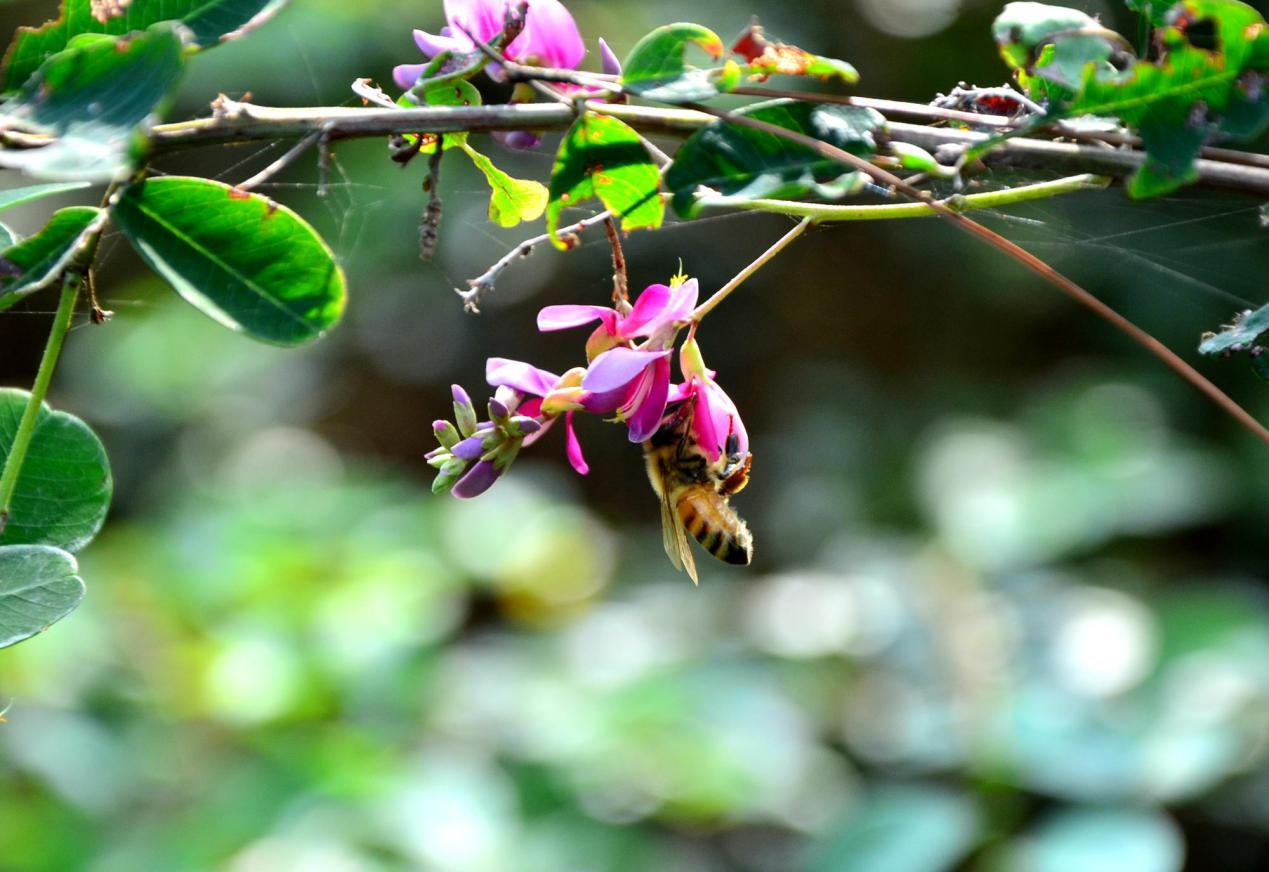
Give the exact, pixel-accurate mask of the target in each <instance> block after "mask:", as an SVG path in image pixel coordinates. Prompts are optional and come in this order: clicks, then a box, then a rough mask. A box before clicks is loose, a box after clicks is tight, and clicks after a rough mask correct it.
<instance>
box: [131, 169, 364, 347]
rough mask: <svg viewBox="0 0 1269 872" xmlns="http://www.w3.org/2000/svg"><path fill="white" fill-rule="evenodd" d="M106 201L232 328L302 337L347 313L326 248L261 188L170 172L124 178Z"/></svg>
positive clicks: (187, 292) (153, 259)
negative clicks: (254, 189) (124, 185)
mask: <svg viewBox="0 0 1269 872" xmlns="http://www.w3.org/2000/svg"><path fill="white" fill-rule="evenodd" d="M111 211H112V214H113V216H114V219H115V221H116V222H117V223H118V224H119V227H120V229H122V230H123V232H124V234H125V235H126V236H127V237H128V240H129V241H130V242H131V243H132V245H133V247H134V248H135V249H136V250H137V253H138V254H140V255H141V257H142V259H143V260H145V262H146V263H148V264H149V265H150V267H151V268H152V269H153V270H154V271H155V272H157V273H158V274H159V275H161V276H162V277H163V278H164V279H166V280H167V281H168V283H169V284H171V285H172V287H173V288H175V289H176V292H177V293H178V294H180V295H181V296H182V297H184V298H185V300H186V301H187V302H189V303H190V304H191V305H193V306H194V307H195V308H197V309H199V310H200V311H202V312H203V313H204V314H206V315H208V316H210V317H212V318H214V319H215V320H217V321H219V322H220V323H221V324H224V325H225V326H226V327H229V328H230V329H232V330H241V331H242V332H244V333H246V334H248V335H249V336H251V337H253V338H255V339H260V340H263V341H265V342H273V343H276V344H279V345H298V344H300V343H302V342H308V341H309V340H312V339H316V338H317V337H319V336H321V335H322V334H323V333H324V332H325V331H326V330H328V329H329V328H330V327H331V326H332V325H334V324H335V322H336V321H338V320H339V318H340V316H341V315H342V314H343V310H344V301H345V283H344V274H343V271H342V270H341V269H340V268H339V265H338V264H336V263H335V259H334V256H333V255H332V254H331V251H330V249H329V248H328V247H327V246H326V243H325V242H323V241H322V239H321V238H320V237H319V236H318V235H317V233H316V231H314V230H313V228H312V227H310V226H309V225H308V224H307V223H305V222H304V220H303V219H302V218H300V217H299V216H298V215H296V214H295V213H294V212H292V211H291V210H290V209H288V208H287V207H285V206H281V205H279V204H277V203H275V202H273V201H272V200H269V199H268V198H266V197H261V196H259V195H258V194H249V193H246V192H242V191H236V190H234V189H233V188H230V187H229V186H228V185H224V184H221V183H220V182H213V181H208V180H205V179H192V178H184V177H180V176H167V177H165V178H159V179H147V180H145V181H143V182H139V183H137V184H134V185H130V186H128V187H127V188H126V189H124V191H123V192H122V194H120V196H119V197H118V198H117V200H116V201H115V203H114V205H113V206H112V207H111Z"/></svg>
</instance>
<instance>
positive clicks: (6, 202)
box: [0, 182, 92, 212]
mask: <svg viewBox="0 0 1269 872" xmlns="http://www.w3.org/2000/svg"><path fill="white" fill-rule="evenodd" d="M91 184H92V183H91V182H54V183H53V184H51V185H31V186H30V187H27V188H12V189H10V190H8V191H0V212H2V211H4V210H5V209H12V208H13V207H14V206H21V205H22V204H23V203H29V202H31V201H32V200H38V199H40V198H41V197H51V196H53V195H54V194H62V193H65V192H66V191H77V190H79V189H80V188H87V187H88V186H89V185H91Z"/></svg>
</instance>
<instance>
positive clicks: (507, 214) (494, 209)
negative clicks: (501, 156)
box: [458, 141, 547, 227]
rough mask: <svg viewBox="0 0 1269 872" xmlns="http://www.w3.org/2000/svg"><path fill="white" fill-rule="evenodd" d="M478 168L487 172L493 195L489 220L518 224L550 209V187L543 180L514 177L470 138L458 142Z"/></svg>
mask: <svg viewBox="0 0 1269 872" xmlns="http://www.w3.org/2000/svg"><path fill="white" fill-rule="evenodd" d="M458 147H459V148H461V149H462V150H463V151H464V152H466V153H467V156H468V157H470V158H471V162H472V163H474V164H475V165H476V169H478V170H480V171H481V172H482V173H484V174H485V181H487V182H489V188H490V190H491V191H492V194H491V195H490V197H489V220H490V221H492V222H493V223H495V224H497V225H498V226H500V227H515V226H516V225H517V224H519V223H520V222H521V221H534V220H536V219H538V218H540V217H541V216H542V211H543V210H544V209H546V201H547V190H546V186H545V185H543V184H542V183H541V182H535V181H532V180H528V179H513V178H512V177H511V176H509V175H507V174H506V173H504V172H503V171H502V170H500V169H498V168H497V167H496V166H494V162H493V161H491V160H490V159H489V158H487V157H485V155H483V154H481V153H480V152H478V151H476V149H474V148H472V147H471V145H469V144H468V143H467V142H465V141H464V142H461V143H459V145H458Z"/></svg>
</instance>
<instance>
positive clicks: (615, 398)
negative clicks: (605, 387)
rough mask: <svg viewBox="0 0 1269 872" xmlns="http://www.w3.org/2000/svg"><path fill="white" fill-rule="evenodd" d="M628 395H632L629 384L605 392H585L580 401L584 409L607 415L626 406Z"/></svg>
mask: <svg viewBox="0 0 1269 872" xmlns="http://www.w3.org/2000/svg"><path fill="white" fill-rule="evenodd" d="M628 396H630V385H628V384H627V385H622V386H621V387H619V388H617V389H616V390H611V391H604V392H603V393H583V394H582V397H581V400H580V402H581V405H582V409H583V410H584V411H587V412H590V413H592V414H595V415H606V414H608V413H609V412H615V411H617V410H618V409H620V408H621V407H622V406H624V405H625V404H626V397H628Z"/></svg>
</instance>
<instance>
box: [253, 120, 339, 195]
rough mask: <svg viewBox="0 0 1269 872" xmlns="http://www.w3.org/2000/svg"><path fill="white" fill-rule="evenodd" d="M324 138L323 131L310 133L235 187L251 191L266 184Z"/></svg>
mask: <svg viewBox="0 0 1269 872" xmlns="http://www.w3.org/2000/svg"><path fill="white" fill-rule="evenodd" d="M323 136H326V134H325V133H323V132H321V131H318V132H315V133H310V134H309V135H308V136H306V137H304V139H301V140H300V141H299V142H297V143H296V144H295V145H293V146H291V148H290V150H288V151H287V153H286V154H284V155H282V156H281V157H280V158H278V159H277V160H275V161H274V162H273V163H271V164H269V165H268V166H267V167H265V168H264V169H262V170H261V171H260V172H258V173H256V174H255V175H254V176H252V177H251V178H249V179H247V180H246V181H245V182H239V183H238V184H237V185H235V186H234V187H236V188H237V189H238V190H239V191H250V190H251V189H252V188H255V187H257V186H259V185H262V184H264V183H265V182H267V181H268V180H269V179H271V178H273V177H274V176H275V175H277V174H278V173H280V172H282V170H284V169H286V168H287V167H289V166H290V165H291V164H292V163H294V162H295V160H296V159H297V158H298V157H299V156H300V155H302V154H304V152H306V151H308V150H309V149H310V148H312V147H313V146H314V145H316V144H317V143H318V142H319V141H320V140H321V139H322V137H323Z"/></svg>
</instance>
